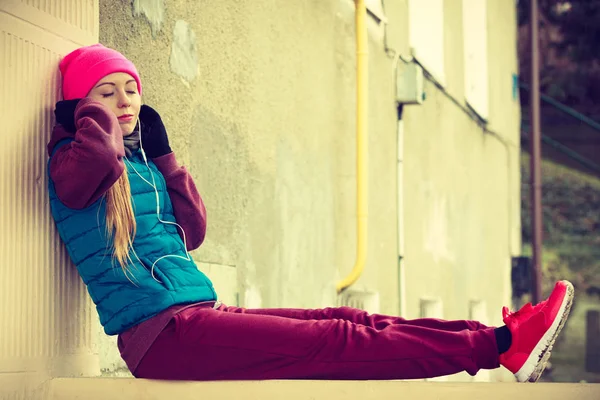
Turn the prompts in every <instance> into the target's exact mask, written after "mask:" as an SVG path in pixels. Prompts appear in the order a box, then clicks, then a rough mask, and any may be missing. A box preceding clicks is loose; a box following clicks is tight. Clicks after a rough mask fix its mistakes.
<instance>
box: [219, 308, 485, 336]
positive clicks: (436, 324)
mask: <svg viewBox="0 0 600 400" xmlns="http://www.w3.org/2000/svg"><path fill="white" fill-rule="evenodd" d="M220 309H221V310H226V311H227V312H230V313H242V314H258V315H273V316H278V317H284V318H293V319H301V320H310V319H314V320H322V319H342V320H345V321H350V322H354V323H356V324H360V325H364V326H368V327H371V328H375V329H384V328H385V327H387V326H389V325H414V326H422V327H425V328H432V329H439V330H444V331H451V332H459V331H462V330H465V329H466V330H469V331H477V330H480V329H487V328H488V327H487V326H485V325H483V324H482V323H481V322H478V321H468V320H456V321H445V320H441V319H435V318H420V319H413V320H407V319H404V318H400V317H394V316H389V315H383V314H369V313H367V312H366V311H364V310H360V309H356V308H351V307H329V308H320V309H296V308H256V309H246V308H240V307H228V306H221V308H220Z"/></svg>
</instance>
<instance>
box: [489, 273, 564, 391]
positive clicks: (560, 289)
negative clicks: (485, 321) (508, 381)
mask: <svg viewBox="0 0 600 400" xmlns="http://www.w3.org/2000/svg"><path fill="white" fill-rule="evenodd" d="M573 294H574V290H573V285H572V284H571V283H570V282H568V281H560V282H557V283H556V285H555V286H554V290H553V291H552V293H551V294H550V297H549V298H548V299H547V300H546V301H544V302H542V303H540V304H538V305H536V306H532V305H531V304H527V305H525V306H524V307H523V308H521V309H520V310H519V311H517V312H515V313H510V312H509V311H508V309H507V308H506V307H504V309H503V310H502V314H503V315H502V316H503V319H504V323H505V324H506V326H507V327H508V329H509V330H510V333H511V334H512V344H511V346H510V348H509V349H508V351H507V352H506V353H503V354H500V364H501V365H503V366H504V367H505V368H507V369H508V370H509V371H511V372H512V373H513V374H515V377H516V378H517V380H518V381H519V382H526V381H529V382H536V381H537V380H538V379H539V378H540V376H541V375H542V372H543V371H544V369H545V368H546V363H547V362H548V359H549V358H550V352H551V350H552V346H553V345H554V342H555V340H556V337H557V335H558V333H559V332H560V331H561V329H562V328H563V326H564V325H565V321H566V320H567V317H568V315H569V311H570V310H571V304H572V303H573Z"/></svg>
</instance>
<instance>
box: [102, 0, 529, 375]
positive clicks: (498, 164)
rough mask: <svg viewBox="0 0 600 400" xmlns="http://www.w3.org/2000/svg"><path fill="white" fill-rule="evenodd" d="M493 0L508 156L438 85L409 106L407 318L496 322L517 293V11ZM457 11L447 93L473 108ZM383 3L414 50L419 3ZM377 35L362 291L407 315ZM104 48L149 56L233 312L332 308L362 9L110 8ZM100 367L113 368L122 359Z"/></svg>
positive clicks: (144, 65)
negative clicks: (437, 307) (436, 303)
mask: <svg viewBox="0 0 600 400" xmlns="http://www.w3.org/2000/svg"><path fill="white" fill-rule="evenodd" d="M488 3H489V5H488V13H489V15H490V16H493V18H490V21H493V23H492V24H491V25H490V28H489V29H490V31H489V48H490V49H493V51H491V52H490V66H489V71H490V128H491V130H493V131H494V132H497V133H498V135H499V136H500V137H501V138H502V139H503V140H504V141H506V142H507V143H508V147H505V146H504V145H502V144H501V141H499V140H498V139H497V138H495V137H494V136H493V135H491V134H489V133H485V132H484V131H483V130H482V129H481V128H480V127H479V126H478V125H477V123H476V122H475V121H473V120H472V119H470V118H469V117H468V116H467V114H465V113H464V112H463V111H462V110H461V109H460V108H458V107H457V106H456V105H455V104H454V103H453V102H452V101H450V100H449V99H448V97H447V96H446V95H444V94H443V93H442V92H441V91H440V90H439V89H438V88H437V87H435V86H434V85H433V84H431V83H426V92H427V100H426V101H425V103H424V104H423V105H420V106H409V107H406V108H405V110H404V122H405V124H404V127H405V132H404V137H405V141H404V163H405V172H404V188H403V189H404V196H405V200H404V201H405V209H404V211H403V215H404V218H405V246H406V253H405V254H404V257H405V266H406V284H407V292H406V298H407V316H408V317H417V316H418V314H419V300H420V299H421V298H424V297H427V298H429V297H430V298H440V299H442V300H443V303H444V317H446V318H467V317H468V316H469V301H472V300H485V302H486V305H487V310H486V311H487V314H488V316H489V317H490V318H493V319H492V320H491V322H496V323H498V322H499V312H500V306H501V305H502V304H503V303H505V302H506V301H507V300H508V298H509V294H510V292H509V290H510V285H509V266H510V256H511V254H518V252H519V251H520V236H519V232H520V227H519V190H520V189H519V188H520V186H519V170H518V143H519V142H518V121H519V106H518V102H517V100H514V99H513V98H512V88H511V86H510V85H511V80H512V74H513V73H514V72H516V50H515V32H513V31H514V30H515V15H514V10H513V9H512V8H513V7H512V6H511V5H514V4H513V3H511V2H507V1H504V0H490V1H489V2H488ZM445 4H446V7H445V8H446V15H445V23H446V24H447V28H446V29H447V30H448V33H447V37H446V43H445V44H446V52H445V54H446V55H447V56H446V77H447V81H448V86H447V89H448V91H449V92H450V93H451V94H452V95H453V96H455V97H456V98H458V99H462V98H463V97H464V95H463V90H462V87H463V85H464V78H463V71H464V64H463V63H464V61H463V57H462V41H461V40H462V39H461V34H462V33H461V32H462V30H461V25H460V24H461V21H462V11H461V9H460V2H459V1H453V0H451V1H446V3H445ZM385 5H386V12H387V16H388V19H389V30H388V44H389V46H391V47H393V48H395V49H398V50H400V51H401V52H403V53H404V54H409V49H408V27H407V22H408V21H407V14H408V12H407V1H406V0H388V1H386V2H385ZM370 28H371V29H370V40H369V45H370V49H369V52H370V55H369V68H370V73H369V79H370V86H369V95H370V101H369V107H370V116H369V129H370V138H369V146H370V148H369V156H370V167H369V177H370V182H369V202H370V204H369V213H370V220H369V246H368V262H367V266H366V269H365V274H364V275H363V277H362V278H361V279H360V280H359V282H358V283H357V285H356V288H358V289H367V290H371V291H377V292H379V294H380V296H381V310H380V311H381V312H383V313H392V314H395V313H398V309H399V308H398V304H399V297H398V265H397V211H396V148H397V142H396V126H397V124H396V109H395V104H394V101H393V80H392V62H391V60H390V58H389V57H388V56H387V55H386V54H385V52H384V48H383V40H382V36H381V34H380V33H381V32H379V31H378V30H377V29H376V28H375V27H374V24H371V26H370ZM100 41H101V42H102V43H104V44H106V45H108V46H112V47H115V48H117V49H118V50H120V51H122V52H123V53H124V54H126V55H127V56H128V57H129V58H131V59H132V60H133V61H134V62H135V63H136V65H137V66H138V69H139V70H140V73H141V77H142V81H143V83H144V85H145V86H144V101H145V102H147V103H148V104H150V105H152V106H154V107H155V108H156V109H157V110H158V111H159V112H160V113H161V115H162V116H163V119H164V120H165V124H166V126H167V129H168V131H169V134H170V137H171V142H172V147H173V149H174V150H175V151H176V153H177V155H178V158H179V159H180V161H182V162H183V163H185V164H186V165H187V166H188V167H189V168H190V170H191V172H192V174H193V176H194V178H195V180H196V183H197V185H198V187H199V189H200V191H201V193H202V195H203V197H204V200H205V202H206V205H207V209H208V219H209V228H208V235H207V239H206V242H205V244H204V245H203V246H202V248H201V249H200V250H199V251H196V252H195V254H194V257H195V258H196V259H197V260H198V261H199V262H200V267H201V268H203V269H204V270H206V271H208V272H209V274H210V276H211V278H214V280H215V282H216V286H217V289H218V290H219V291H220V293H221V294H222V295H223V296H224V297H225V301H227V302H230V303H233V302H239V304H241V305H245V306H249V307H254V306H266V307H268V306H293V307H319V306H325V305H331V304H335V302H336V294H335V290H334V284H335V282H336V281H337V280H338V279H339V278H341V277H342V276H343V275H345V274H346V273H347V272H349V270H350V269H351V267H352V265H353V262H354V256H355V122H354V120H355V116H354V115H355V98H354V96H355V94H354V93H355V45H354V8H353V5H352V2H351V1H350V0H302V1H301V0H293V1H290V0H263V1H250V0H243V1H240V0H221V1H219V2H215V1H206V0H204V1H192V0H186V1H168V0H164V1H162V0H154V1H143V0H135V1H134V2H133V3H131V2H129V1H119V0H106V1H101V2H100ZM507 149H508V153H507ZM108 340H111V339H108ZM106 346H107V344H106V343H104V344H100V348H105V347H106ZM113 357H114V354H113ZM104 360H105V364H104V365H105V368H106V369H107V370H112V369H114V368H115V367H114V366H115V365H117V364H118V362H117V361H114V359H113V361H114V362H113V361H110V360H111V358H110V356H109V355H108V354H107V355H105V357H104Z"/></svg>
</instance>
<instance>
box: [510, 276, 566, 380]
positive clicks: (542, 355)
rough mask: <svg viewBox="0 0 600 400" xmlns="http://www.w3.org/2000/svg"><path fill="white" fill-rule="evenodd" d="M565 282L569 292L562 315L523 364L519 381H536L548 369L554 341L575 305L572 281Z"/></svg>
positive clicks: (517, 374)
mask: <svg viewBox="0 0 600 400" xmlns="http://www.w3.org/2000/svg"><path fill="white" fill-rule="evenodd" d="M564 282H565V283H566V285H567V293H566V295H565V298H564V299H563V302H562V304H561V306H560V309H559V310H558V315H560V317H559V318H556V319H555V320H554V322H553V323H552V325H551V326H550V329H548V331H547V332H546V333H545V334H544V336H543V337H542V339H540V341H539V342H538V344H537V345H536V346H535V348H534V349H533V351H532V352H531V354H530V355H529V357H528V358H527V361H525V364H523V366H522V367H521V369H519V371H517V373H516V374H515V376H516V378H517V380H518V381H519V382H531V383H535V382H537V381H538V380H539V379H540V377H541V376H542V373H543V372H544V370H545V369H546V365H547V364H548V360H549V359H550V355H551V353H552V348H553V347H554V342H556V338H557V337H558V334H559V333H560V331H561V330H562V329H563V327H564V326H565V322H566V321H567V318H568V316H569V313H570V312H571V306H572V305H573V297H574V294H575V290H574V289H573V285H572V284H571V282H568V281H564Z"/></svg>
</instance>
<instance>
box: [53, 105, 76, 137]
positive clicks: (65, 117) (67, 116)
mask: <svg viewBox="0 0 600 400" xmlns="http://www.w3.org/2000/svg"><path fill="white" fill-rule="evenodd" d="M80 101H81V99H74V100H63V101H59V102H58V103H56V108H55V109H54V115H55V116H56V122H57V123H59V124H61V125H62V126H63V128H65V130H66V131H67V132H71V133H75V132H76V131H77V128H76V127H75V108H77V105H78V104H79V102H80Z"/></svg>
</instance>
